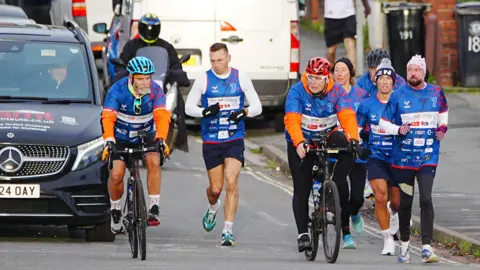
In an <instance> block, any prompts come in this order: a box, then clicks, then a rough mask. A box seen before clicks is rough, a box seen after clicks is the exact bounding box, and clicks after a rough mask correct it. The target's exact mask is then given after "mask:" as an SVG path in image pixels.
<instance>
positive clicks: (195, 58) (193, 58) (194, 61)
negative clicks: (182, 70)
mask: <svg viewBox="0 0 480 270" xmlns="http://www.w3.org/2000/svg"><path fill="white" fill-rule="evenodd" d="M181 57H182V55H180V54H179V55H178V58H181ZM199 59H200V56H198V55H196V54H192V55H190V59H188V61H187V62H185V63H183V66H196V65H198V64H199V63H198V62H200V61H198V60H199Z"/></svg>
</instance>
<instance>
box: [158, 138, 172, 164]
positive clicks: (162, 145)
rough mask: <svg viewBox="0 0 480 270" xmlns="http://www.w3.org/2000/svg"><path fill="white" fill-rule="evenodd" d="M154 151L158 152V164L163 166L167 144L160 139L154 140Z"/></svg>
mask: <svg viewBox="0 0 480 270" xmlns="http://www.w3.org/2000/svg"><path fill="white" fill-rule="evenodd" d="M155 151H157V152H158V153H159V154H160V166H163V162H164V161H165V157H166V156H168V155H169V151H170V149H168V146H167V144H165V141H164V140H162V139H157V140H155Z"/></svg>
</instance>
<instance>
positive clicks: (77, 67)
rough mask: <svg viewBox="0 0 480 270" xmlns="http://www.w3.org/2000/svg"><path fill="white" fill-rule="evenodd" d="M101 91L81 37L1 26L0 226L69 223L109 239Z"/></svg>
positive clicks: (76, 31)
mask: <svg viewBox="0 0 480 270" xmlns="http://www.w3.org/2000/svg"><path fill="white" fill-rule="evenodd" d="M101 95H102V92H101V90H100V84H99V82H98V74H97V69H96V65H95V61H94V57H93V52H92V50H91V48H90V42H89V40H88V37H87V35H86V34H85V32H84V31H83V30H82V29H80V28H79V27H78V25H76V24H75V23H74V22H71V21H65V23H64V27H59V26H45V25H38V24H23V25H22V24H18V23H2V24H0V224H5V223H14V224H38V225H47V224H48V225H67V226H68V227H69V228H72V229H79V228H81V229H85V230H86V239H87V240H88V241H114V240H115V236H114V235H113V234H112V233H111V231H110V200H109V195H108V188H107V180H108V169H107V167H106V165H105V164H104V163H103V162H102V161H101V154H102V151H103V145H104V142H103V139H102V126H101V119H100V117H101V111H102V96H101Z"/></svg>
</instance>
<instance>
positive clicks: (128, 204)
mask: <svg viewBox="0 0 480 270" xmlns="http://www.w3.org/2000/svg"><path fill="white" fill-rule="evenodd" d="M146 135H147V133H146V132H145V131H139V132H138V137H139V138H140V140H141V144H140V145H141V147H138V148H124V149H123V150H120V149H117V150H116V151H115V152H114V153H111V154H110V156H109V159H108V163H109V169H110V170H111V169H112V167H113V161H112V159H111V157H112V155H113V154H127V159H126V162H125V163H126V164H127V166H126V167H127V168H128V171H129V174H130V176H129V177H128V182H127V198H126V199H125V205H124V207H123V210H122V213H125V212H126V213H127V215H126V216H124V218H123V224H124V226H125V228H126V231H127V233H128V241H129V242H130V250H131V252H132V258H134V259H135V258H137V257H138V250H139V247H140V258H141V260H142V261H144V260H145V259H146V257H147V239H146V230H147V218H148V216H147V205H146V202H145V193H144V191H143V184H142V179H141V178H140V171H139V166H138V164H139V161H140V160H142V157H143V156H144V154H145V153H148V152H157V149H156V147H146V143H145V137H146ZM160 152H161V153H163V150H160ZM160 159H163V155H162V154H160Z"/></svg>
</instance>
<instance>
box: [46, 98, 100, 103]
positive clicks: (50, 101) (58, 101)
mask: <svg viewBox="0 0 480 270" xmlns="http://www.w3.org/2000/svg"><path fill="white" fill-rule="evenodd" d="M71 103H85V104H91V103H92V101H91V100H89V99H46V100H44V101H42V104H71Z"/></svg>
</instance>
